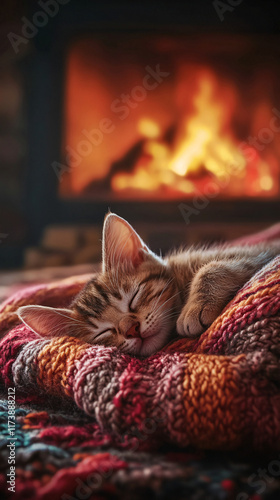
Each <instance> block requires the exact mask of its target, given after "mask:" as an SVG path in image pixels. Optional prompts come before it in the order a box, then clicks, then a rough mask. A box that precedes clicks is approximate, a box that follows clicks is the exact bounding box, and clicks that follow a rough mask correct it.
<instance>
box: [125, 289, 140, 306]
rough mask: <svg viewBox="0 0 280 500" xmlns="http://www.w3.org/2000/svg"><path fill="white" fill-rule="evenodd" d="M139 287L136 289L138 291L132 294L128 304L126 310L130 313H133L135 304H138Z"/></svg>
mask: <svg viewBox="0 0 280 500" xmlns="http://www.w3.org/2000/svg"><path fill="white" fill-rule="evenodd" d="M140 289H141V288H140V287H138V289H137V290H136V292H135V293H134V295H133V296H132V299H131V300H130V302H129V304H128V309H129V311H130V312H134V311H135V309H136V305H137V302H138V299H139V295H140V294H139V292H140Z"/></svg>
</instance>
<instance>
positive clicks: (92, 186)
mask: <svg viewBox="0 0 280 500" xmlns="http://www.w3.org/2000/svg"><path fill="white" fill-rule="evenodd" d="M96 44H97V45H96ZM90 47H91V49H90V51H89V54H90V57H88V58H84V57H81V56H82V55H83V54H87V53H88V52H87V51H88V50H89V43H88V41H80V42H79V43H78V44H77V46H75V48H74V49H72V52H71V56H70V57H69V64H68V73H67V80H66V82H67V86H66V106H65V109H66V120H65V122H66V129H65V141H64V142H65V145H66V146H67V148H66V147H65V149H66V150H67V151H68V149H69V147H70V154H69V155H65V164H67V166H69V167H71V168H70V169H69V172H65V173H64V174H63V178H62V182H61V183H60V193H61V194H62V196H69V194H70V196H81V195H83V194H84V193H89V195H94V196H95V197H98V196H99V197H107V196H109V197H110V196H112V193H111V192H110V187H111V190H112V191H113V197H114V196H115V198H116V199H118V198H120V199H121V198H128V199H131V198H135V199H136V198H138V199H141V198H145V197H147V198H149V199H151V198H159V199H166V198H169V199H172V198H175V199H176V198H180V197H187V196H189V197H192V196H194V195H196V194H201V193H203V190H204V187H207V185H208V184H209V182H210V181H215V182H216V185H217V187H218V191H219V194H220V195H221V196H224V197H238V196H239V197H240V196H255V197H256V196H261V197H264V196H276V195H278V194H279V162H278V158H279V151H280V149H279V141H277V140H274V141H273V143H271V144H264V147H263V149H257V148H255V147H252V145H250V144H249V143H248V141H247V142H246V137H245V138H244V136H243V139H242V138H241V137H242V135H240V137H239V138H238V137H237V132H236V131H237V130H238V129H237V125H236V123H240V124H241V130H247V134H248V137H249V136H257V135H258V133H259V131H260V130H261V129H262V128H263V127H264V128H265V127H267V125H268V124H269V121H270V119H271V109H272V107H273V106H272V102H270V101H269V100H268V99H266V100H263V101H261V99H260V100H259V103H258V104H257V105H256V106H255V109H254V111H252V109H251V108H250V106H249V105H248V107H246V103H245V104H244V103H243V107H242V102H243V101H241V99H243V98H242V94H241V92H239V91H238V88H237V85H236V84H234V83H231V82H230V81H229V80H228V79H226V78H225V77H220V76H218V75H216V74H215V73H214V72H213V71H212V70H211V69H209V68H208V67H207V66H202V65H198V64H191V63H185V62H183V61H182V60H181V59H175V60H174V63H175V62H176V64H175V65H174V67H175V68H176V69H175V71H174V75H173V76H172V77H171V78H170V80H169V81H168V83H167V84H165V83H163V84H162V85H159V86H158V88H157V89H156V90H155V91H154V90H153V91H151V92H148V93H147V97H146V99H145V100H143V101H141V102H139V103H138V102H137V103H134V107H133V108H132V109H129V110H128V107H127V106H121V105H120V104H121V101H120V97H121V96H122V93H121V92H122V91H123V87H124V82H125V84H126V86H127V87H128V88H129V87H130V88H131V89H133V88H134V87H135V85H138V84H139V81H140V82H141V79H143V74H142V68H141V65H139V64H135V65H133V71H132V67H131V66H130V65H126V64H125V62H123V72H119V74H118V75H115V74H114V78H112V79H111V80H110V81H109V80H108V81H107V79H106V78H105V76H104V75H106V74H107V70H108V74H110V66H108V64H111V59H110V58H109V59H108V60H107V59H106V57H105V61H104V60H103V57H102V58H98V57H97V58H94V57H93V58H92V54H94V53H98V50H97V49H98V47H99V45H98V42H94V43H93V42H91V45H90ZM93 49H94V50H93ZM102 54H103V52H102ZM104 68H105V69H106V71H104ZM256 88H258V87H256ZM256 93H257V91H256ZM118 97H119V98H118ZM249 101H250V100H249ZM112 103H118V104H117V108H114V107H113V109H115V110H114V112H111V114H110V113H109V112H108V110H112ZM243 108H244V109H243ZM116 109H117V111H118V112H116ZM125 109H126V114H127V115H126V117H125V118H122V114H123V112H124V110H125ZM107 116H108V118H105V117H107ZM244 117H245V118H244ZM238 120H239V122H238ZM108 123H111V125H107V124H108ZM110 128H112V130H113V131H112V132H110V131H109V129H110ZM85 133H86V135H85ZM240 134H241V133H240ZM89 136H90V137H93V139H95V140H93V139H92V140H90V139H88V137H89ZM244 141H245V142H246V153H247V154H245V151H244V149H242V147H241V143H242V142H243V143H244ZM96 143H98V144H96ZM278 150H279V151H278ZM112 166H113V167H114V169H113V170H112ZM112 172H115V173H114V174H112Z"/></svg>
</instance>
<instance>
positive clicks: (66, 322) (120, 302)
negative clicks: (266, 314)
mask: <svg viewBox="0 0 280 500" xmlns="http://www.w3.org/2000/svg"><path fill="white" fill-rule="evenodd" d="M279 253H280V241H278V242H276V243H274V244H259V245H256V246H252V247H231V248H226V247H224V248H221V247H219V248H218V247H217V248H212V249H199V250H197V249H189V250H186V251H179V252H175V253H173V254H171V255H170V256H168V257H166V258H161V257H158V256H157V255H155V254H154V253H153V252H151V251H150V250H149V248H148V247H147V245H145V243H144V242H143V241H142V239H141V238H140V236H138V234H137V233H136V232H135V231H134V229H133V228H132V227H131V226H130V225H129V224H128V222H126V221H125V220H124V219H122V218H121V217H118V216H117V215H115V214H112V213H109V214H108V215H107V217H106V218H105V221H104V227H103V259H102V260H103V262H102V271H101V272H100V273H99V274H98V275H97V276H95V277H94V278H92V279H91V280H90V281H89V282H88V283H87V284H86V285H85V287H84V288H83V290H82V291H81V292H80V293H79V294H78V295H77V297H76V298H75V299H74V301H73V303H72V304H71V306H70V308H69V309H53V308H50V307H44V306H36V305H34V306H32V305H30V306H25V307H21V308H20V309H19V310H18V315H19V317H20V318H21V320H22V321H23V322H24V323H25V324H26V325H28V326H29V327H30V328H31V329H32V330H33V331H35V332H37V333H38V334H40V335H42V336H44V337H54V336H62V335H70V336H75V337H78V338H80V339H83V340H84V341H86V342H88V343H90V344H103V345H105V346H117V347H118V348H119V349H121V350H122V351H123V352H125V353H129V354H132V355H137V356H149V355H150V354H153V353H155V352H156V351H158V350H159V349H161V348H162V347H163V346H164V345H165V344H166V343H167V342H168V341H170V340H171V339H172V335H173V334H176V329H177V332H178V333H179V335H182V336H186V337H197V336H199V335H200V334H201V333H202V332H203V331H204V330H206V329H207V327H208V326H209V325H210V324H211V323H212V322H213V321H214V320H215V319H216V318H217V316H218V315H219V314H220V313H221V312H222V310H223V309H224V307H225V306H226V304H227V303H228V302H229V301H230V300H231V299H232V298H233V296H234V295H235V294H236V292H237V291H238V290H239V289H240V288H241V287H242V286H243V285H244V284H245V283H246V281H248V280H249V279H250V278H251V276H253V274H254V273H255V272H256V271H257V270H258V269H260V268H261V267H262V266H263V265H264V264H266V263H267V262H269V261H270V260H271V259H272V258H273V257H274V256H276V255H278V254H279Z"/></svg>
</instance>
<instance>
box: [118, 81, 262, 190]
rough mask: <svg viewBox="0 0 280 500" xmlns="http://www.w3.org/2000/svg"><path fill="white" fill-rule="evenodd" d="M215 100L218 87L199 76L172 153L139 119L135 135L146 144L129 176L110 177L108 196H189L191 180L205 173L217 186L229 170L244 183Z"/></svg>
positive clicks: (240, 159)
mask: <svg viewBox="0 0 280 500" xmlns="http://www.w3.org/2000/svg"><path fill="white" fill-rule="evenodd" d="M217 94H218V84H217V83H216V82H215V80H214V78H213V77H212V75H206V76H204V78H203V79H201V80H200V84H199V88H198V92H197V94H196V95H195V98H194V112H193V115H192V116H191V117H186V118H185V119H184V120H183V124H182V125H181V130H182V132H181V137H180V138H179V139H177V142H176V146H175V148H172V147H171V146H170V145H168V144H166V143H164V142H163V141H162V140H160V139H159V136H160V125H159V124H158V123H156V122H154V121H153V120H152V119H150V118H146V117H145V118H141V120H140V121H139V123H138V130H139V131H140V132H141V133H142V135H143V136H144V137H146V138H147V140H146V143H145V146H144V149H143V157H142V158H140V159H139V161H138V162H137V164H136V165H135V166H134V169H133V172H130V173H118V174H116V175H115V177H114V178H113V180H112V188H113V190H114V191H119V190H125V189H136V190H137V189H139V190H144V191H151V190H157V189H161V188H168V187H170V186H174V188H175V190H177V191H179V192H182V193H192V192H194V191H195V185H194V183H193V182H192V181H191V176H195V175H196V174H201V172H202V171H204V172H205V173H208V174H210V175H212V176H214V177H216V178H217V179H220V180H222V179H224V178H225V177H226V176H227V175H228V174H229V170H230V169H232V166H234V172H235V175H237V176H238V177H240V178H242V177H244V175H245V172H246V160H245V158H244V156H243V154H242V153H241V152H240V151H239V149H238V145H237V142H236V140H235V139H234V138H233V137H232V136H231V134H230V133H229V132H225V131H224V130H223V129H224V125H225V121H226V120H225V117H224V108H225V102H223V101H222V99H221V100H219V99H217V98H215V95H217ZM145 155H147V156H148V158H147V157H145ZM264 179H266V180H264ZM261 186H262V188H263V189H269V186H270V183H269V181H268V180H267V178H266V177H263V180H262V182H261Z"/></svg>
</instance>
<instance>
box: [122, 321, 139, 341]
mask: <svg viewBox="0 0 280 500" xmlns="http://www.w3.org/2000/svg"><path fill="white" fill-rule="evenodd" d="M125 337H126V338H127V339H136V338H139V337H141V335H140V323H139V321H137V323H134V325H132V326H131V327H130V328H129V329H128V330H127V332H126V334H125Z"/></svg>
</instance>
